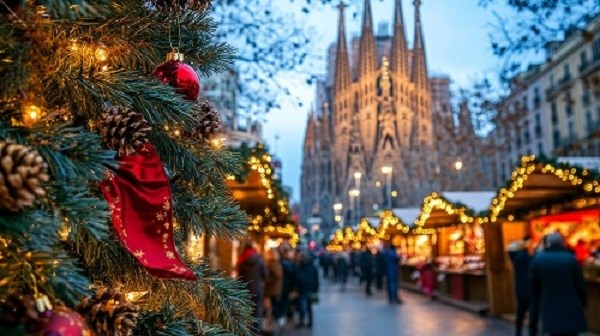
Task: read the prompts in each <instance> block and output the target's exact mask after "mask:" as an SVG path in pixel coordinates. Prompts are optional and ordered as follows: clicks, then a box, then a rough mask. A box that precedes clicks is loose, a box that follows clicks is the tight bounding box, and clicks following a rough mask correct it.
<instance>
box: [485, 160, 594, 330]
mask: <svg viewBox="0 0 600 336" xmlns="http://www.w3.org/2000/svg"><path fill="white" fill-rule="evenodd" d="M488 217H489V218H486V219H485V221H486V223H484V224H485V227H486V246H487V249H488V258H487V262H488V264H489V266H488V272H490V275H491V276H490V277H489V285H490V288H494V290H493V291H492V292H491V293H490V300H491V312H492V313H493V314H497V315H499V314H505V313H512V312H514V311H515V302H513V301H512V298H513V297H514V295H513V275H512V269H511V265H510V262H509V258H508V255H507V253H506V250H507V247H508V244H509V243H510V242H511V241H513V240H518V239H522V238H523V236H524V235H525V234H526V233H527V234H529V235H531V237H532V246H530V249H534V248H535V247H536V246H537V245H538V243H539V242H540V239H541V238H542V237H543V236H544V235H546V234H548V233H552V232H560V233H561V234H562V235H563V236H564V237H565V240H566V242H567V245H568V247H569V248H570V249H571V250H572V251H574V253H575V255H576V257H577V258H578V260H579V261H580V263H581V264H582V266H583V269H584V274H585V277H586V279H587V283H588V305H587V310H588V311H587V315H588V322H589V327H590V329H592V330H594V331H596V332H598V331H600V272H599V270H600V261H599V259H598V256H599V255H598V253H599V247H600V226H599V221H600V175H598V173H597V172H591V171H588V170H586V169H582V168H577V167H572V166H568V165H565V164H557V163H554V162H549V161H543V160H539V159H535V158H534V157H532V156H529V157H524V158H523V159H522V163H521V166H519V167H518V168H517V169H516V170H515V171H514V172H513V174H512V176H511V180H510V181H509V183H508V184H507V186H506V187H503V188H501V189H500V190H499V191H498V193H497V195H496V197H495V198H494V199H493V201H492V205H491V207H490V213H489V216H488Z"/></svg>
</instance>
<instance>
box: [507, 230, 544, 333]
mask: <svg viewBox="0 0 600 336" xmlns="http://www.w3.org/2000/svg"><path fill="white" fill-rule="evenodd" d="M528 246H529V236H526V237H525V238H524V239H523V240H517V241H513V242H511V243H510V245H509V246H508V256H509V257H510V261H511V262H512V265H513V273H514V276H515V294H516V296H517V320H516V326H515V327H516V332H515V335H516V336H521V335H522V330H523V321H524V320H525V314H526V313H527V311H529V305H530V302H531V282H530V279H529V274H530V271H529V264H530V261H531V256H530V255H529V251H528V250H527V247H528ZM536 329H537V325H536V324H535V323H530V324H529V334H530V335H535V334H536V333H537V331H536Z"/></svg>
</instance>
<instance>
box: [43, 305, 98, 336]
mask: <svg viewBox="0 0 600 336" xmlns="http://www.w3.org/2000/svg"><path fill="white" fill-rule="evenodd" d="M36 329H37V330H39V333H36V335H41V336H89V335H92V332H91V330H90V329H89V328H88V326H87V324H86V323H85V320H84V319H83V317H81V315H79V313H77V312H76V311H74V310H71V309H69V308H67V307H62V306H55V307H54V309H52V310H47V311H46V312H44V313H42V318H41V319H40V325H39V326H37V327H36Z"/></svg>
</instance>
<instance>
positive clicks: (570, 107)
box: [565, 102, 573, 118]
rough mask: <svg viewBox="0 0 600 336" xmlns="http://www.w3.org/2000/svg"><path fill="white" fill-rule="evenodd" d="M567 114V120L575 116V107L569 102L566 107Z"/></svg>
mask: <svg viewBox="0 0 600 336" xmlns="http://www.w3.org/2000/svg"><path fill="white" fill-rule="evenodd" d="M565 114H566V115H567V118H570V117H572V116H573V105H571V103H570V102H568V103H567V105H566V106H565Z"/></svg>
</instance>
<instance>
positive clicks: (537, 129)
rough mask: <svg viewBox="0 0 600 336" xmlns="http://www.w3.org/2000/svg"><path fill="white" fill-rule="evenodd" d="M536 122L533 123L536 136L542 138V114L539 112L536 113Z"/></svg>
mask: <svg viewBox="0 0 600 336" xmlns="http://www.w3.org/2000/svg"><path fill="white" fill-rule="evenodd" d="M534 122H535V124H534V125H533V127H534V132H535V137H536V138H540V137H541V136H542V117H541V116H540V114H539V113H537V114H536V115H535V121H534Z"/></svg>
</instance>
